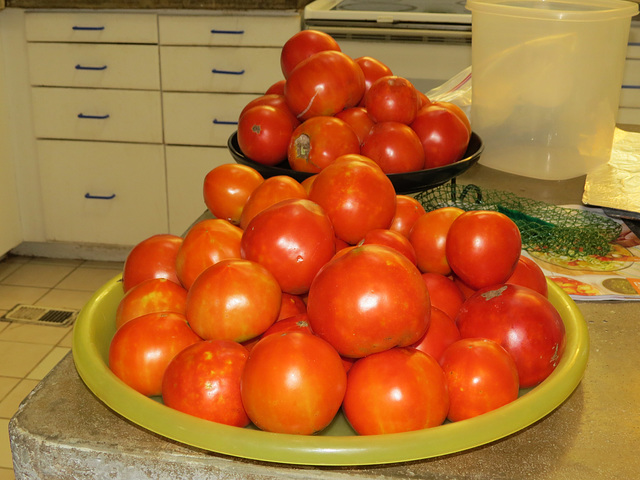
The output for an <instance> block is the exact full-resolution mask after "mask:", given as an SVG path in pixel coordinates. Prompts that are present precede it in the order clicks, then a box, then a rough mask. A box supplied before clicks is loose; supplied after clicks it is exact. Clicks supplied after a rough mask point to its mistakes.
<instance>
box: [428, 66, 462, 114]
mask: <svg viewBox="0 0 640 480" xmlns="http://www.w3.org/2000/svg"><path fill="white" fill-rule="evenodd" d="M471 83H472V82H471V67H467V68H465V69H464V70H462V71H461V72H460V73H458V74H456V75H454V76H453V77H451V78H450V79H449V80H447V81H446V82H445V83H443V84H442V85H440V86H438V87H435V88H432V89H431V90H429V91H428V92H427V93H426V95H427V97H428V98H429V100H431V101H432V102H435V101H441V102H449V103H453V104H455V105H457V106H459V107H460V108H461V109H462V110H463V111H464V113H466V115H467V117H468V118H469V119H471Z"/></svg>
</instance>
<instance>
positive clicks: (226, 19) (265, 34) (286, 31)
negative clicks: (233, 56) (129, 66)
mask: <svg viewBox="0 0 640 480" xmlns="http://www.w3.org/2000/svg"><path fill="white" fill-rule="evenodd" d="M158 26H159V32H160V33H159V38H160V43H161V44H162V45H233V46H243V47H246V46H273V47H282V45H284V43H285V42H286V41H287V40H288V39H289V38H290V37H291V36H292V35H294V34H295V33H296V32H299V31H300V28H301V20H300V15H298V14H291V15H286V16H284V15H283V16H272V15H227V14H224V13H221V14H220V15H207V16H195V15H160V16H159V17H158Z"/></svg>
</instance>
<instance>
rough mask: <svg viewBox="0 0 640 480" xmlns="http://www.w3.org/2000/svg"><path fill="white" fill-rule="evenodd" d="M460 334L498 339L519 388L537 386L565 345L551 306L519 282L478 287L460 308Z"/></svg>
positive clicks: (563, 331)
mask: <svg viewBox="0 0 640 480" xmlns="http://www.w3.org/2000/svg"><path fill="white" fill-rule="evenodd" d="M456 322H457V324H458V329H459V330H460V335H462V337H463V338H467V337H483V338H489V339H491V340H494V341H496V342H498V343H499V344H500V345H502V346H503V347H504V348H505V350H507V351H508V352H509V353H510V354H511V356H512V357H513V359H514V360H515V363H516V366H517V367H518V376H519V377H520V386H521V387H522V388H526V387H532V386H534V385H537V384H538V383H540V382H541V381H542V380H544V379H545V378H547V376H549V374H551V372H552V371H553V370H554V369H555V368H556V365H558V362H559V361H560V358H561V357H562V353H563V352H564V346H565V328H564V323H562V318H561V317H560V314H558V311H557V310H556V309H555V308H554V306H553V305H552V304H551V302H549V300H547V299H546V298H545V297H543V296H542V295H540V294H539V293H538V292H536V291H534V290H531V289H530V288H527V287H521V286H520V285H496V286H494V287H487V288H483V289H481V290H478V291H477V292H476V293H475V294H474V295H473V296H472V297H471V298H469V299H467V301H466V302H465V303H464V304H463V305H462V307H461V308H460V312H459V313H458V317H457V319H456Z"/></svg>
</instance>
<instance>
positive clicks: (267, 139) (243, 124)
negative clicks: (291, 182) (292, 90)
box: [238, 105, 296, 165]
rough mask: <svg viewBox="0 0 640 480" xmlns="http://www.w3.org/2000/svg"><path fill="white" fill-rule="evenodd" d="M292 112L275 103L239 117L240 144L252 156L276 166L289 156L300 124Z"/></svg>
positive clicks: (243, 151)
mask: <svg viewBox="0 0 640 480" xmlns="http://www.w3.org/2000/svg"><path fill="white" fill-rule="evenodd" d="M294 122H295V120H294V119H292V117H291V114H290V113H289V112H288V111H286V110H285V109H284V108H276V107H272V106H271V105H257V106H255V107H251V108H250V109H248V110H247V111H245V112H244V114H243V115H242V116H241V117H240V119H239V120H238V145H239V146H240V150H242V153H244V154H245V155H246V156H247V157H248V158H250V159H251V160H254V161H255V162H258V163H262V164H264V165H276V164H278V163H280V162H282V161H283V160H286V158H287V147H288V146H289V139H290V138H291V134H292V133H293V129H294V128H295V127H296V124H295V123H294Z"/></svg>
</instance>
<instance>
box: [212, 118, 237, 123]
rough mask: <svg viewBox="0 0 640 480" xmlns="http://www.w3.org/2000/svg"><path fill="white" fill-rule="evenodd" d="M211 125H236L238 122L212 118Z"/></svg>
mask: <svg viewBox="0 0 640 480" xmlns="http://www.w3.org/2000/svg"><path fill="white" fill-rule="evenodd" d="M213 124H214V125H237V124H238V122H233V121H230V120H218V119H217V118H214V119H213Z"/></svg>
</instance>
